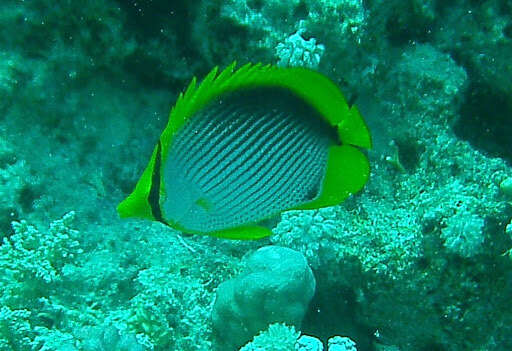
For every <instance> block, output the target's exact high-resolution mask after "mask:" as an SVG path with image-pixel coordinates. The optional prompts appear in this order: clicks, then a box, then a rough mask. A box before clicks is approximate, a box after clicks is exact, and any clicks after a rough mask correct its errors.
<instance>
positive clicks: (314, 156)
mask: <svg viewBox="0 0 512 351" xmlns="http://www.w3.org/2000/svg"><path fill="white" fill-rule="evenodd" d="M235 67H236V63H232V64H231V65H229V66H228V67H227V68H225V69H224V70H222V71H219V70H218V68H217V67H216V68H214V69H213V70H212V71H211V72H210V73H209V74H208V75H207V76H206V77H205V78H204V79H203V81H202V82H201V83H200V84H197V82H196V79H195V77H194V78H193V79H192V81H191V83H190V84H189V85H188V87H187V89H186V90H185V91H184V92H183V93H181V94H180V95H179V96H178V99H177V101H176V104H175V106H174V107H173V108H172V109H171V112H170V116H169V121H168V124H167V126H166V128H165V129H164V131H163V132H162V134H161V135H160V138H159V140H158V142H157V144H156V146H155V148H154V150H153V153H152V155H151V159H150V160H149V163H148V165H147V167H146V169H145V170H144V172H143V174H142V176H141V177H140V179H139V180H138V182H137V184H136V186H135V189H134V190H133V192H132V193H131V194H130V195H129V196H128V197H127V198H126V199H125V200H124V201H122V202H121V203H120V204H119V206H118V207H117V210H118V213H119V215H120V216H121V217H122V218H126V217H138V218H145V219H149V220H156V221H160V222H163V223H165V224H167V225H168V226H170V227H172V228H175V229H177V230H179V231H182V232H185V233H192V234H207V235H212V236H217V237H223V238H230V239H258V238H262V237H265V236H268V235H270V234H271V230H270V229H269V228H268V227H267V226H265V225H264V224H263V223H264V222H265V221H267V220H270V219H272V218H274V217H276V216H279V215H280V214H281V213H282V212H284V211H288V210H305V209H317V208H321V207H327V206H334V205H338V204H340V203H341V202H342V201H343V200H345V199H346V198H347V197H348V196H350V195H351V194H353V193H356V192H358V191H359V190H361V189H362V187H363V186H364V184H365V183H366V181H367V179H368V177H369V173H370V168H369V162H368V159H367V157H366V156H365V153H364V152H363V151H364V150H363V149H368V148H371V137H370V133H369V130H368V128H367V126H366V124H365V122H364V120H363V118H362V117H361V114H360V113H359V111H358V109H357V107H356V106H355V105H352V106H349V105H348V104H347V102H346V100H345V98H344V96H343V94H342V93H341V91H340V90H339V88H338V87H337V86H336V85H335V84H334V83H333V82H332V81H331V80H330V79H329V78H327V77H326V76H324V75H322V74H321V73H318V72H316V71H313V70H310V69H306V68H299V67H289V68H283V67H276V66H273V65H263V64H260V63H258V64H246V65H244V66H242V67H240V68H238V69H236V68H235Z"/></svg>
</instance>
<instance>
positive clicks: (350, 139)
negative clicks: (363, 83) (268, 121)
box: [160, 62, 371, 158]
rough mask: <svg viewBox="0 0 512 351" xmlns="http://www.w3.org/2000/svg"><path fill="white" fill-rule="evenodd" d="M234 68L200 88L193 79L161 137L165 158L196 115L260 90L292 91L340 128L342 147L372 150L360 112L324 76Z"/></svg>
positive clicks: (280, 69) (295, 70) (297, 69)
mask: <svg viewBox="0 0 512 351" xmlns="http://www.w3.org/2000/svg"><path fill="white" fill-rule="evenodd" d="M235 66H236V62H233V63H232V64H230V65H229V66H228V67H226V68H225V69H224V70H223V71H222V72H220V73H219V74H217V73H218V67H215V68H213V69H212V70H211V71H210V73H209V74H208V75H207V76H206V77H205V78H204V79H203V81H202V82H201V84H199V85H197V84H196V79H195V78H193V79H192V81H191V82H190V84H189V85H188V87H187V89H186V90H185V93H182V94H180V95H179V97H178V100H177V102H176V105H175V106H174V107H173V108H172V110H171V113H170V116H169V122H168V124H167V127H166V128H165V130H164V131H163V133H162V135H161V137H160V141H161V142H162V154H163V157H164V158H165V157H166V155H167V152H166V151H167V149H168V147H169V145H170V141H171V140H172V137H173V136H174V134H175V133H176V132H177V131H178V130H179V129H180V128H181V127H182V126H183V124H184V123H185V122H186V121H187V119H188V118H190V117H191V116H193V115H194V114H195V113H196V112H197V111H199V110H200V109H201V108H203V107H205V106H206V105H207V104H208V103H210V102H211V101H213V100H214V99H216V98H217V97H219V96H221V95H222V94H225V93H229V92H234V91H237V90H240V89H250V88H258V87H280V88H284V89H289V90H290V91H292V92H293V93H294V94H296V95H297V96H299V97H300V98H302V99H303V100H304V101H306V102H307V103H308V104H309V105H311V106H312V107H314V108H315V109H316V110H317V111H318V112H319V113H320V115H321V116H322V117H323V118H324V119H325V121H327V122H328V123H329V124H331V125H332V126H334V127H336V128H338V135H339V136H340V139H341V141H342V143H346V144H351V145H354V146H359V147H364V148H370V147H371V140H370V133H369V132H368V128H367V127H366V125H365V123H364V121H363V119H362V118H361V116H360V114H359V112H358V111H357V108H355V106H353V107H352V108H350V107H349V106H348V104H347V102H346V100H345V98H344V97H343V94H342V93H341V91H340V90H339V88H338V87H337V86H336V84H334V83H333V82H332V81H331V80H330V79H329V78H327V77H325V76H324V75H322V74H320V73H318V72H315V71H312V70H310V69H307V68H302V67H289V68H283V67H277V66H272V65H263V64H261V63H257V64H251V63H248V64H246V65H244V66H242V67H240V68H238V69H237V70H235Z"/></svg>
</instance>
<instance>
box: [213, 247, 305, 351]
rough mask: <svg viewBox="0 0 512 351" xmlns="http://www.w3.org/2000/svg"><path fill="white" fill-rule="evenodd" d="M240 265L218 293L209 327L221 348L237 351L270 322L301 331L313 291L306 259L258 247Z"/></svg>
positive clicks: (295, 254)
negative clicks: (241, 269)
mask: <svg viewBox="0 0 512 351" xmlns="http://www.w3.org/2000/svg"><path fill="white" fill-rule="evenodd" d="M244 266H245V269H244V271H243V272H241V273H240V274H239V275H238V276H236V277H235V278H233V279H231V280H228V281H226V282H224V283H222V284H220V285H219V287H218V289H217V292H216V300H215V304H214V306H213V311H212V322H213V328H214V332H215V335H216V336H217V339H218V343H219V345H221V347H220V349H233V348H234V347H240V346H241V345H243V344H244V343H245V342H247V341H248V340H250V338H251V336H253V335H255V334H257V332H258V331H261V330H263V329H264V328H265V326H267V325H269V324H271V323H276V322H282V323H287V324H289V325H295V326H297V327H300V324H301V322H302V319H303V318H304V315H305V313H306V310H307V308H308V304H309V302H310V300H311V298H312V297H313V294H314V292H315V278H314V277H313V273H312V272H311V269H310V268H309V266H308V264H307V262H306V259H305V258H304V256H303V255H302V254H301V253H300V252H296V251H293V250H292V249H289V248H285V247H279V246H266V247H262V248H260V249H258V250H257V251H255V252H254V253H253V254H252V255H251V256H249V257H247V259H246V260H245V261H244Z"/></svg>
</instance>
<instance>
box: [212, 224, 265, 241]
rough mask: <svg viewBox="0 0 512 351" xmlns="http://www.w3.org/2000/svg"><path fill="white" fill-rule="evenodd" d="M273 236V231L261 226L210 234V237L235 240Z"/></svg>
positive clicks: (249, 226) (241, 227)
mask: <svg viewBox="0 0 512 351" xmlns="http://www.w3.org/2000/svg"><path fill="white" fill-rule="evenodd" d="M271 234H272V231H271V230H270V229H269V228H265V227H262V226H259V225H247V226H240V227H236V228H230V229H224V230H219V231H217V232H213V233H208V235H211V236H216V237H218V238H224V239H233V240H255V239H261V238H264V237H266V236H269V235H271Z"/></svg>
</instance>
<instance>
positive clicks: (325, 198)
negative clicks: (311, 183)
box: [295, 145, 370, 210]
mask: <svg viewBox="0 0 512 351" xmlns="http://www.w3.org/2000/svg"><path fill="white" fill-rule="evenodd" d="M369 175H370V165H369V163H368V159H367V158H366V156H365V155H364V154H363V153H362V152H361V151H359V150H358V149H357V148H356V147H353V146H350V145H341V146H339V145H334V146H331V147H330V148H329V156H328V159H327V169H326V174H325V177H324V180H323V182H322V187H321V192H320V195H319V196H318V197H317V198H316V199H315V200H313V201H311V202H308V203H306V204H304V205H301V206H299V207H297V208H295V209H297V210H311V209H317V208H321V207H327V206H335V205H338V204H340V203H341V202H343V200H345V199H346V198H347V197H349V196H350V195H352V194H354V193H356V192H358V191H359V190H361V189H362V188H363V186H364V184H365V183H366V181H367V180H368V177H369Z"/></svg>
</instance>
